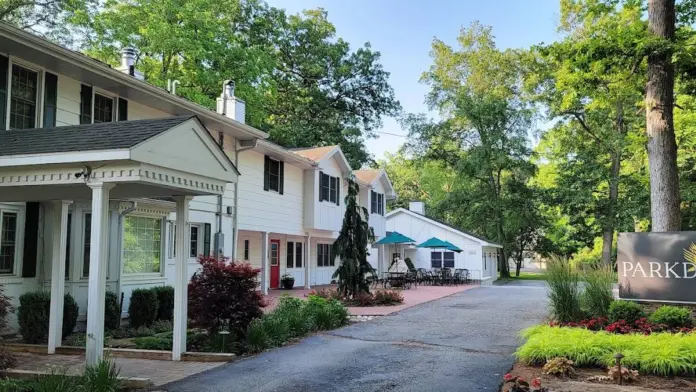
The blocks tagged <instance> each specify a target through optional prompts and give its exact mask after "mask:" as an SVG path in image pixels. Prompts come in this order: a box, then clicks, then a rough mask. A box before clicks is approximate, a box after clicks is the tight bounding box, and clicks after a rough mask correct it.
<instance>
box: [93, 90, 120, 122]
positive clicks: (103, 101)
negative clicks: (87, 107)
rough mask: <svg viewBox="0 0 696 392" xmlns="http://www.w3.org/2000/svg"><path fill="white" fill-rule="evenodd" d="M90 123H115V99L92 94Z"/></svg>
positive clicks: (96, 93) (97, 93)
mask: <svg viewBox="0 0 696 392" xmlns="http://www.w3.org/2000/svg"><path fill="white" fill-rule="evenodd" d="M92 106H93V109H92V123H94V124H97V123H103V122H113V121H116V98H115V97H112V96H108V95H106V94H102V93H99V92H94V96H93V97H92Z"/></svg>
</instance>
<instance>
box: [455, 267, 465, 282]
mask: <svg viewBox="0 0 696 392" xmlns="http://www.w3.org/2000/svg"><path fill="white" fill-rule="evenodd" d="M462 283H464V270H463V269H461V268H457V269H455V270H454V284H462Z"/></svg>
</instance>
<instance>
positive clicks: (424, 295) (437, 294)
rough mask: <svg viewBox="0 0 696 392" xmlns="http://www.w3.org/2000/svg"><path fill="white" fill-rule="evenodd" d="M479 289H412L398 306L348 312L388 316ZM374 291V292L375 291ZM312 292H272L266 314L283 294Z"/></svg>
mask: <svg viewBox="0 0 696 392" xmlns="http://www.w3.org/2000/svg"><path fill="white" fill-rule="evenodd" d="M474 287H478V286H477V285H459V286H423V285H421V286H418V287H412V288H411V289H409V290H402V291H401V293H402V294H403V296H404V303H403V304H401V305H397V306H370V307H356V306H351V307H349V308H348V311H349V312H350V314H351V315H352V316H386V315H389V314H392V313H394V312H398V311H400V310H404V309H407V308H410V307H412V306H416V305H419V304H422V303H425V302H430V301H434V300H436V299H440V298H444V297H448V296H450V295H453V294H457V293H461V292H463V291H466V290H469V289H472V288H474ZM321 289H330V290H335V289H336V285H323V286H315V287H314V288H313V290H321ZM373 291H374V290H373ZM309 292H310V290H305V289H304V288H295V289H292V290H271V291H269V292H268V295H267V296H266V301H267V303H268V306H266V308H265V309H264V311H265V312H270V311H271V310H273V309H274V308H275V307H276V305H277V304H278V298H279V297H280V296H281V295H283V294H288V295H291V296H293V297H297V298H305V297H307V294H308V293H309Z"/></svg>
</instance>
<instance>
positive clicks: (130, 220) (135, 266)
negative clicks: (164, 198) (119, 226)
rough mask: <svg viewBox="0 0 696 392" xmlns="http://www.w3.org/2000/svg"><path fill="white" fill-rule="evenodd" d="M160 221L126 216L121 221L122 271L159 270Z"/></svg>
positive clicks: (160, 247) (160, 258)
mask: <svg viewBox="0 0 696 392" xmlns="http://www.w3.org/2000/svg"><path fill="white" fill-rule="evenodd" d="M161 238H162V221H161V220H160V219H158V218H146V217H138V216H126V218H125V219H124V223H123V273H125V274H142V273H151V272H160V265H161V260H162V241H161Z"/></svg>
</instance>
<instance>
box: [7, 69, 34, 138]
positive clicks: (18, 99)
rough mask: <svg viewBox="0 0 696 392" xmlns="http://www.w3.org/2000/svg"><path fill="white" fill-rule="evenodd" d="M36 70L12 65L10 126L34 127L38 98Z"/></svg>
mask: <svg viewBox="0 0 696 392" xmlns="http://www.w3.org/2000/svg"><path fill="white" fill-rule="evenodd" d="M38 80H39V74H38V72H35V71H32V70H30V69H27V68H24V67H21V66H19V65H16V64H13V65H12V81H11V85H10V128H11V129H30V128H35V127H36V107H37V99H38V94H37V92H38Z"/></svg>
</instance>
